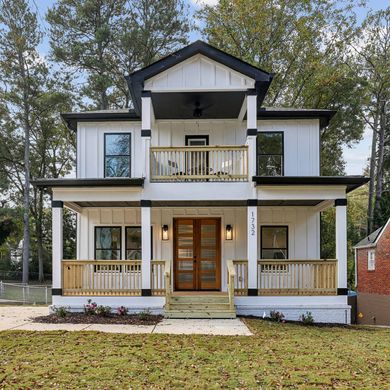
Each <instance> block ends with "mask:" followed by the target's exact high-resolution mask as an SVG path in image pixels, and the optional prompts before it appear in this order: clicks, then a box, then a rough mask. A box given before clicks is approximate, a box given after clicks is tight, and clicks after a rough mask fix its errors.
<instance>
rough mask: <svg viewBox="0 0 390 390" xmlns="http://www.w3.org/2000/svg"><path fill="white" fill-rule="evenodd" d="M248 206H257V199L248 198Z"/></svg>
mask: <svg viewBox="0 0 390 390" xmlns="http://www.w3.org/2000/svg"><path fill="white" fill-rule="evenodd" d="M246 205H247V206H257V199H248V200H247V201H246Z"/></svg>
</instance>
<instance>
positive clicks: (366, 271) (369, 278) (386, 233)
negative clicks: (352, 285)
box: [354, 219, 390, 325]
mask: <svg viewBox="0 0 390 390" xmlns="http://www.w3.org/2000/svg"><path fill="white" fill-rule="evenodd" d="M354 249H355V280H356V288H357V291H358V297H357V311H358V316H357V317H358V318H357V320H358V322H359V323H362V324H377V325H390V219H389V220H388V221H387V223H386V225H384V226H382V227H381V228H379V229H377V230H375V232H373V233H371V234H370V235H369V236H368V237H366V238H364V239H363V240H362V241H360V242H359V243H358V244H356V246H354Z"/></svg>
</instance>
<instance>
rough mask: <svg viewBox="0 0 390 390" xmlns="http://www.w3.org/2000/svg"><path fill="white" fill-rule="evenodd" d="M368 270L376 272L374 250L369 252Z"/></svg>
mask: <svg viewBox="0 0 390 390" xmlns="http://www.w3.org/2000/svg"><path fill="white" fill-rule="evenodd" d="M367 270H368V271H375V250H373V249H370V250H369V251H368V252H367Z"/></svg>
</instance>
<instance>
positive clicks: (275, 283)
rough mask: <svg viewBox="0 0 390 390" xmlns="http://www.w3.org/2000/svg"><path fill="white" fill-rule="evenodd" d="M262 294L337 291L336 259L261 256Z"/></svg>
mask: <svg viewBox="0 0 390 390" xmlns="http://www.w3.org/2000/svg"><path fill="white" fill-rule="evenodd" d="M257 278H258V279H257V283H258V289H259V295H335V294H336V289H337V260H259V261H258V262H257Z"/></svg>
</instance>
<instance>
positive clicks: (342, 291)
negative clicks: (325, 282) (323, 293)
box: [337, 288, 348, 295]
mask: <svg viewBox="0 0 390 390" xmlns="http://www.w3.org/2000/svg"><path fill="white" fill-rule="evenodd" d="M337 295H348V289H347V288H338V289H337Z"/></svg>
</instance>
